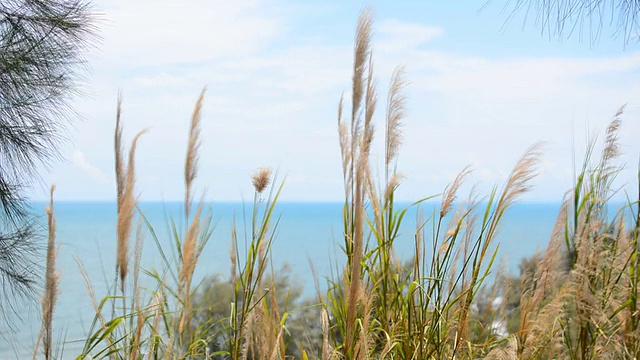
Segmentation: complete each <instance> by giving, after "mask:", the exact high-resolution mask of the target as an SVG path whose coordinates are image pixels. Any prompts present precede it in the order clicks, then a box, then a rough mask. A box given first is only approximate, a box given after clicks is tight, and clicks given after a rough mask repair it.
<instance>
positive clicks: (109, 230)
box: [0, 202, 559, 359]
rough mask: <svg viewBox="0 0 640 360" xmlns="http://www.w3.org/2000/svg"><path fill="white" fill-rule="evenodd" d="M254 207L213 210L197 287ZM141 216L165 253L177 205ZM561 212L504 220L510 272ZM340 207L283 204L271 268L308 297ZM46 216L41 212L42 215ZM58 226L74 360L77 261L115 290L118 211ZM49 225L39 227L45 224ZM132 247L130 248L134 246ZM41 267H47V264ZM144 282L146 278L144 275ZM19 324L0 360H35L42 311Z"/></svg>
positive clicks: (553, 209) (148, 263) (78, 206)
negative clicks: (284, 271) (287, 271)
mask: <svg viewBox="0 0 640 360" xmlns="http://www.w3.org/2000/svg"><path fill="white" fill-rule="evenodd" d="M250 205H251V204H246V205H244V208H246V209H245V210H244V211H243V205H242V204H241V203H213V204H212V205H211V207H210V209H211V211H212V215H213V223H214V224H215V229H214V232H213V236H212V238H211V240H210V241H209V244H208V245H207V247H206V248H205V250H204V253H203V254H202V256H201V258H200V261H199V263H198V266H197V267H196V272H195V275H194V276H195V281H200V280H202V279H204V278H205V277H206V276H208V275H213V274H223V275H225V276H226V275H227V274H228V273H229V268H230V260H229V249H230V243H231V240H230V239H231V237H230V234H231V224H232V222H233V218H234V216H235V218H236V222H237V227H238V241H239V243H240V244H241V246H242V247H243V245H242V244H243V242H244V234H245V231H244V220H243V217H244V213H245V212H246V213H247V215H246V217H247V219H248V218H249V217H250ZM44 206H45V204H44V203H36V204H34V205H33V208H34V210H35V211H39V210H40V209H44ZM434 206H435V205H434V204H423V205H421V207H420V209H421V210H422V211H424V214H425V218H427V217H428V216H429V215H430V213H431V212H432V211H433V210H434ZM140 207H141V209H142V210H143V211H144V213H145V214H146V216H147V218H148V219H149V221H150V222H151V224H152V225H153V226H154V229H155V231H156V233H157V234H158V236H159V237H160V239H161V242H162V243H163V244H164V246H169V236H168V233H169V232H168V229H167V225H166V224H167V221H166V218H167V217H166V216H167V215H166V214H169V216H173V217H174V218H177V219H178V220H176V221H177V222H178V224H180V225H182V227H181V228H183V227H184V223H183V222H182V223H181V220H179V218H180V215H181V214H182V205H181V204H179V203H159V202H158V203H142V204H140ZM558 209H559V204H555V203H554V204H551V203H549V204H539V203H536V204H533V203H532V204H516V205H515V206H514V207H513V208H511V210H510V212H508V213H507V215H506V217H505V219H504V221H503V226H502V228H501V231H500V235H499V241H500V252H499V256H500V258H501V259H503V260H505V261H506V262H507V266H508V267H509V269H510V270H511V271H513V272H516V271H517V265H518V262H519V260H520V259H521V258H522V257H525V256H528V255H531V254H533V253H534V252H535V251H536V250H543V249H544V248H545V246H546V243H547V241H548V239H549V235H550V234H551V231H552V228H553V226H554V223H555V218H556V216H557V211H558ZM341 211H342V204H341V203H279V204H278V206H277V207H276V215H277V216H280V223H279V225H278V228H277V230H276V238H275V240H274V243H273V254H272V255H273V260H274V262H275V264H276V265H275V266H276V269H277V267H278V265H279V264H282V263H288V264H290V265H291V267H292V268H293V270H294V272H293V273H294V274H296V276H297V277H298V280H299V282H300V283H301V284H303V285H304V286H305V289H306V291H307V293H308V294H313V291H314V285H313V276H312V274H311V270H310V265H309V259H312V261H313V263H314V266H315V268H316V270H317V272H318V274H319V275H320V277H321V278H320V284H321V285H323V284H324V279H323V277H324V276H325V275H327V276H328V275H330V272H331V268H332V264H333V265H335V263H336V261H337V262H338V263H340V264H342V263H343V256H341V251H340V248H339V245H340V244H341V243H342V240H341V223H342V222H341ZM42 213H44V211H43V210H42ZM55 214H56V218H57V224H58V232H57V240H58V243H59V244H60V250H59V252H58V260H57V265H58V271H59V273H60V286H59V289H60V295H59V300H58V303H57V306H56V312H55V320H54V332H55V333H56V334H66V336H64V338H66V341H67V343H66V344H65V345H64V350H65V351H64V355H65V356H64V358H69V359H73V358H75V355H77V353H78V351H79V349H81V348H82V343H80V342H74V340H78V339H83V336H84V335H85V332H86V331H87V329H88V327H89V325H90V323H91V321H92V319H93V314H94V311H93V307H92V305H91V300H90V298H89V296H88V294H87V290H86V287H85V285H84V281H83V279H82V276H81V274H80V272H79V267H78V264H77V263H76V259H77V260H78V261H80V262H82V264H83V266H84V267H85V268H86V270H87V272H88V274H89V277H90V279H91V282H92V284H93V286H94V291H95V293H96V296H97V298H98V299H101V298H102V297H103V296H104V295H106V292H107V288H108V284H110V283H111V282H112V279H113V274H114V267H115V265H114V264H115V249H116V242H115V224H116V221H115V219H116V207H115V203H90V202H78V203H71V202H67V203H65V202H60V203H56V204H55ZM44 220H45V219H44V217H43V218H42V221H43V222H44ZM415 220H416V211H413V210H412V211H410V212H409V213H408V214H407V216H406V217H405V224H404V227H403V228H402V231H401V238H400V239H399V240H397V242H396V252H397V255H398V256H400V257H401V258H403V259H408V258H410V257H411V256H412V249H413V235H414V231H415V223H416V221H415ZM143 234H144V239H145V243H144V250H143V256H142V266H143V268H145V269H153V268H156V269H160V267H161V265H162V263H161V261H160V258H159V255H158V251H157V247H156V245H155V243H154V241H153V240H152V237H151V236H150V235H149V232H148V230H147V229H146V228H144V229H143ZM131 246H132V247H133V244H131ZM42 265H43V266H44V260H43V261H42ZM141 276H144V275H141ZM19 312H20V314H21V315H22V321H21V322H17V323H16V326H15V327H16V329H15V330H14V331H9V330H8V329H7V328H6V326H5V321H4V319H2V321H0V334H1V336H0V359H23V358H30V357H31V355H32V351H33V344H35V342H36V337H37V334H38V331H39V326H40V322H39V315H38V314H39V307H36V304H33V305H32V306H31V307H29V306H26V305H23V306H21V307H20V309H19Z"/></svg>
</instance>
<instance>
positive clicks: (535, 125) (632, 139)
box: [32, 0, 640, 201]
mask: <svg viewBox="0 0 640 360" xmlns="http://www.w3.org/2000/svg"><path fill="white" fill-rule="evenodd" d="M505 3H507V1H506V0H502V1H500V0H493V1H492V2H491V3H490V4H489V5H488V6H486V7H484V8H483V4H484V1H455V2H453V1H385V2H383V1H377V2H367V3H366V4H369V5H370V7H371V8H372V9H373V11H374V21H375V22H374V38H373V54H374V66H375V76H376V79H377V80H378V92H379V98H380V99H381V101H380V102H379V103H380V104H383V103H384V101H382V100H384V97H385V96H386V85H387V83H388V80H389V75H390V74H391V72H392V71H393V69H394V67H395V66H398V65H403V66H405V68H406V72H407V79H408V80H409V82H410V85H409V87H408V88H407V89H406V92H407V95H408V97H409V101H408V103H407V107H408V116H407V118H406V119H405V121H404V124H405V125H404V133H405V136H404V145H403V147H402V149H401V152H400V160H399V164H398V169H399V171H400V172H401V173H402V174H403V175H404V176H405V180H404V183H403V184H402V186H401V188H400V191H399V197H400V198H401V199H402V200H414V199H417V198H420V197H423V196H427V195H432V194H437V193H440V192H441V191H442V190H443V188H444V187H445V186H446V184H447V183H449V182H450V181H451V180H453V178H454V177H455V175H456V174H457V172H458V171H460V170H461V169H462V168H463V167H464V166H466V165H471V166H472V168H473V169H474V172H473V175H472V176H471V178H470V180H469V184H468V186H467V188H465V189H463V190H464V191H467V190H468V189H469V188H470V187H471V186H472V185H476V184H477V185H478V186H479V188H480V189H484V190H487V189H490V188H491V187H492V186H493V185H494V184H500V183H501V182H503V181H504V180H505V178H506V176H507V175H508V173H509V171H510V169H511V167H512V166H513V165H514V164H515V162H516V160H517V159H518V157H519V156H520V155H521V154H522V153H523V152H524V151H525V150H526V148H527V147H528V146H529V145H532V144H533V143H535V142H537V141H544V142H545V143H546V145H545V147H544V156H543V158H542V160H541V164H540V166H539V172H540V175H539V176H538V177H537V178H536V179H535V180H534V181H533V183H532V185H533V186H534V189H533V191H532V192H531V193H530V194H528V195H527V197H526V199H527V200H530V201H558V200H559V199H560V198H561V197H562V195H563V194H564V192H565V191H566V190H567V189H568V188H569V186H570V185H571V183H572V156H571V153H572V136H573V137H574V138H575V149H576V153H577V154H578V160H579V159H580V158H581V154H582V153H583V151H584V149H585V141H586V138H587V134H602V132H603V131H604V129H605V128H606V126H607V124H608V122H609V121H610V120H611V117H612V115H613V114H614V113H615V112H616V110H617V109H618V108H619V107H620V106H621V105H623V104H625V103H626V104H627V111H626V112H625V115H624V117H623V119H624V122H623V127H622V132H621V145H622V146H621V147H622V150H623V152H624V153H625V155H624V156H622V157H621V158H620V163H621V164H624V163H626V164H628V165H629V167H628V169H627V170H625V171H624V172H623V173H622V174H621V176H620V177H619V185H620V186H623V185H624V184H635V183H636V179H635V176H634V175H635V174H637V165H636V164H637V163H638V156H639V154H640V143H639V142H638V141H637V139H638V135H640V126H639V123H638V118H639V115H640V71H639V70H640V52H639V51H638V50H639V46H638V44H637V43H634V42H633V41H632V42H630V43H628V44H627V45H626V46H625V43H624V41H623V39H621V38H620V37H615V36H613V34H614V30H615V29H614V28H605V29H603V32H602V34H601V35H600V37H599V38H598V39H597V41H595V42H594V41H591V39H590V38H589V32H588V31H587V30H588V29H585V31H583V32H582V33H581V34H580V33H579V32H578V33H574V34H573V36H571V37H568V38H566V37H563V38H560V37H554V36H548V35H550V34H547V33H544V34H543V33H542V32H541V29H540V28H539V27H536V26H535V23H534V22H533V20H532V19H531V18H530V19H529V21H528V22H527V23H525V22H524V13H520V14H518V15H517V16H515V17H514V18H513V19H511V20H510V21H508V19H509V11H508V10H507V11H506V12H505V10H504V5H505ZM364 5H365V3H364V2H358V1H353V2H349V1H335V2H334V1H295V2H294V1H285V0H277V1H271V0H251V1H247V2H239V1H238V2H234V1H210V0H190V1H184V2H177V1H174V0H171V1H165V0H160V1H150V0H137V1H125V0H112V1H106V0H103V1H95V8H96V9H97V10H98V11H99V12H100V13H102V15H101V18H102V20H101V21H100V24H99V28H100V35H101V37H102V41H101V43H100V44H98V45H97V47H96V49H93V50H91V52H90V54H88V59H89V64H90V66H91V71H90V73H89V74H88V75H87V76H86V80H87V81H86V82H85V84H84V87H83V90H84V92H85V95H84V96H82V97H80V98H77V99H75V100H74V102H73V104H74V106H75V107H76V109H77V110H78V112H79V113H80V114H81V115H82V116H83V118H84V120H83V121H80V122H77V123H75V124H74V126H73V127H72V128H70V129H69V131H68V136H69V138H70V141H69V142H67V143H65V144H64V145H63V147H62V154H63V156H64V157H65V158H66V161H60V162H57V163H55V164H53V166H51V168H50V169H48V170H43V172H42V179H43V181H42V184H40V185H38V186H36V187H35V188H34V189H33V194H32V196H33V197H34V198H36V199H43V198H45V197H46V190H45V188H46V184H49V183H51V182H55V183H56V185H57V198H58V199H59V200H113V199H114V196H115V184H114V175H113V151H112V141H113V136H112V134H113V127H114V123H115V104H116V98H117V93H118V91H119V90H122V92H123V97H124V112H123V123H124V127H125V138H126V139H127V141H128V140H129V139H131V138H132V137H133V135H134V134H135V133H136V132H137V131H139V130H141V129H143V128H148V129H149V133H148V134H146V135H144V137H143V138H142V139H141V141H140V144H139V147H138V156H137V172H138V176H137V178H138V182H137V186H138V192H139V193H140V198H141V199H142V200H176V199H182V197H183V195H182V194H183V193H182V191H183V176H182V174H183V167H182V166H183V161H184V156H185V146H186V138H187V130H188V123H189V118H190V114H191V111H192V109H193V105H194V103H195V100H196V98H197V96H198V94H199V92H200V90H201V88H202V87H203V86H205V85H206V86H208V91H207V95H206V97H205V105H204V112H203V119H202V121H203V134H202V140H203V145H202V148H201V149H202V151H201V162H200V176H199V179H198V181H197V185H198V187H199V188H200V189H201V190H202V191H204V192H206V198H207V199H210V200H220V201H229V200H231V201H233V200H240V199H242V198H243V197H244V198H250V197H251V196H252V190H251V181H250V176H251V173H252V172H253V171H254V170H255V169H256V168H259V167H264V166H269V167H273V168H274V169H277V170H278V171H279V174H280V175H281V178H282V177H284V176H285V175H286V177H287V180H286V185H285V189H284V192H283V196H282V198H283V199H284V200H291V201H336V200H340V196H341V194H342V193H343V192H342V183H341V167H340V156H339V147H338V140H337V127H336V122H337V121H336V109H337V102H338V100H339V98H340V96H341V94H343V93H344V94H345V95H346V97H347V98H348V92H349V89H350V87H351V85H350V77H351V66H352V65H351V64H352V63H351V61H352V59H351V56H352V48H351V46H352V42H353V37H354V30H355V24H356V22H357V18H358V14H359V12H360V10H361V9H362V7H363V6H364ZM580 35H582V36H580ZM383 113H384V108H383V107H379V109H378V114H379V116H378V119H377V121H378V124H379V125H378V127H379V128H382V126H383V125H382V122H381V121H382V119H383V116H382V115H383ZM572 134H573V135H572ZM377 140H378V142H377V143H376V144H375V145H376V150H375V151H374V153H373V156H374V160H376V161H375V164H374V167H377V166H378V165H377V164H380V161H379V160H381V159H382V153H381V149H382V147H381V146H380V144H381V143H380V140H381V135H378V138H377ZM379 168H382V167H381V165H380V167H379ZM629 188H630V189H633V186H631V187H629Z"/></svg>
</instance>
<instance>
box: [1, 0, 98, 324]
mask: <svg viewBox="0 0 640 360" xmlns="http://www.w3.org/2000/svg"><path fill="white" fill-rule="evenodd" d="M92 34H93V19H92V14H91V12H90V9H89V7H88V3H87V2H86V1H84V0H70V1H66V0H65V1H60V0H58V1H51V0H47V1H45V0H3V1H1V2H0V149H2V151H0V164H2V165H1V167H0V288H1V289H2V294H3V296H2V298H1V299H0V312H3V311H4V310H7V309H11V310H15V308H14V305H15V303H16V302H18V301H24V300H25V298H29V297H30V296H32V295H34V294H35V289H34V285H35V283H36V275H37V273H38V271H37V270H38V268H37V266H36V263H37V262H36V261H35V256H36V254H37V252H38V251H37V250H38V249H39V247H38V244H37V242H36V235H38V229H36V228H35V226H34V222H33V220H32V219H31V215H30V212H29V209H28V206H27V204H26V202H25V200H24V191H25V189H27V188H28V187H29V185H30V184H31V181H32V180H33V179H34V178H35V176H36V170H37V167H38V166H39V165H41V164H45V165H46V164H47V163H48V160H50V159H52V158H53V157H55V156H56V155H57V150H56V149H57V147H56V145H57V144H58V142H59V140H60V139H61V137H62V135H63V133H64V131H63V130H64V127H65V125H66V122H67V121H68V120H69V119H70V118H71V117H70V115H72V114H73V113H72V111H71V109H70V108H69V106H68V104H69V102H68V101H69V99H70V97H71V95H72V94H73V92H74V91H76V89H77V87H76V86H75V85H76V75H77V74H78V71H77V70H78V69H79V66H80V65H82V63H83V60H82V50H83V49H84V48H85V47H86V46H87V45H88V44H89V42H90V40H91V39H92ZM3 314H4V312H3ZM5 315H6V314H5ZM8 319H9V317H5V318H4V320H5V321H4V322H5V323H6V321H7V320H8Z"/></svg>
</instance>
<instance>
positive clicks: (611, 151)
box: [602, 106, 625, 164]
mask: <svg viewBox="0 0 640 360" xmlns="http://www.w3.org/2000/svg"><path fill="white" fill-rule="evenodd" d="M624 109H625V106H622V107H621V108H620V109H618V111H617V112H616V114H615V116H614V117H613V120H612V121H611V123H610V124H609V126H608V127H607V130H606V138H605V145H604V149H603V151H602V162H603V164H606V163H608V162H609V161H610V160H612V159H613V158H615V157H617V156H618V155H619V154H620V149H619V146H618V139H619V137H618V131H619V129H620V125H621V124H622V114H623V113H624Z"/></svg>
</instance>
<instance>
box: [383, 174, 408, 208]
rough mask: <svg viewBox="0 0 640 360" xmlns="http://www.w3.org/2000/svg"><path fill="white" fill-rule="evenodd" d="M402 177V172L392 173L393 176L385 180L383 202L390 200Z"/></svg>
mask: <svg viewBox="0 0 640 360" xmlns="http://www.w3.org/2000/svg"><path fill="white" fill-rule="evenodd" d="M402 179H404V176H403V175H402V174H398V173H394V174H393V176H391V179H389V181H388V182H387V189H386V190H385V192H384V202H385V203H388V202H389V201H391V195H392V194H393V193H394V192H395V191H396V189H397V188H398V186H399V185H400V181H402Z"/></svg>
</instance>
